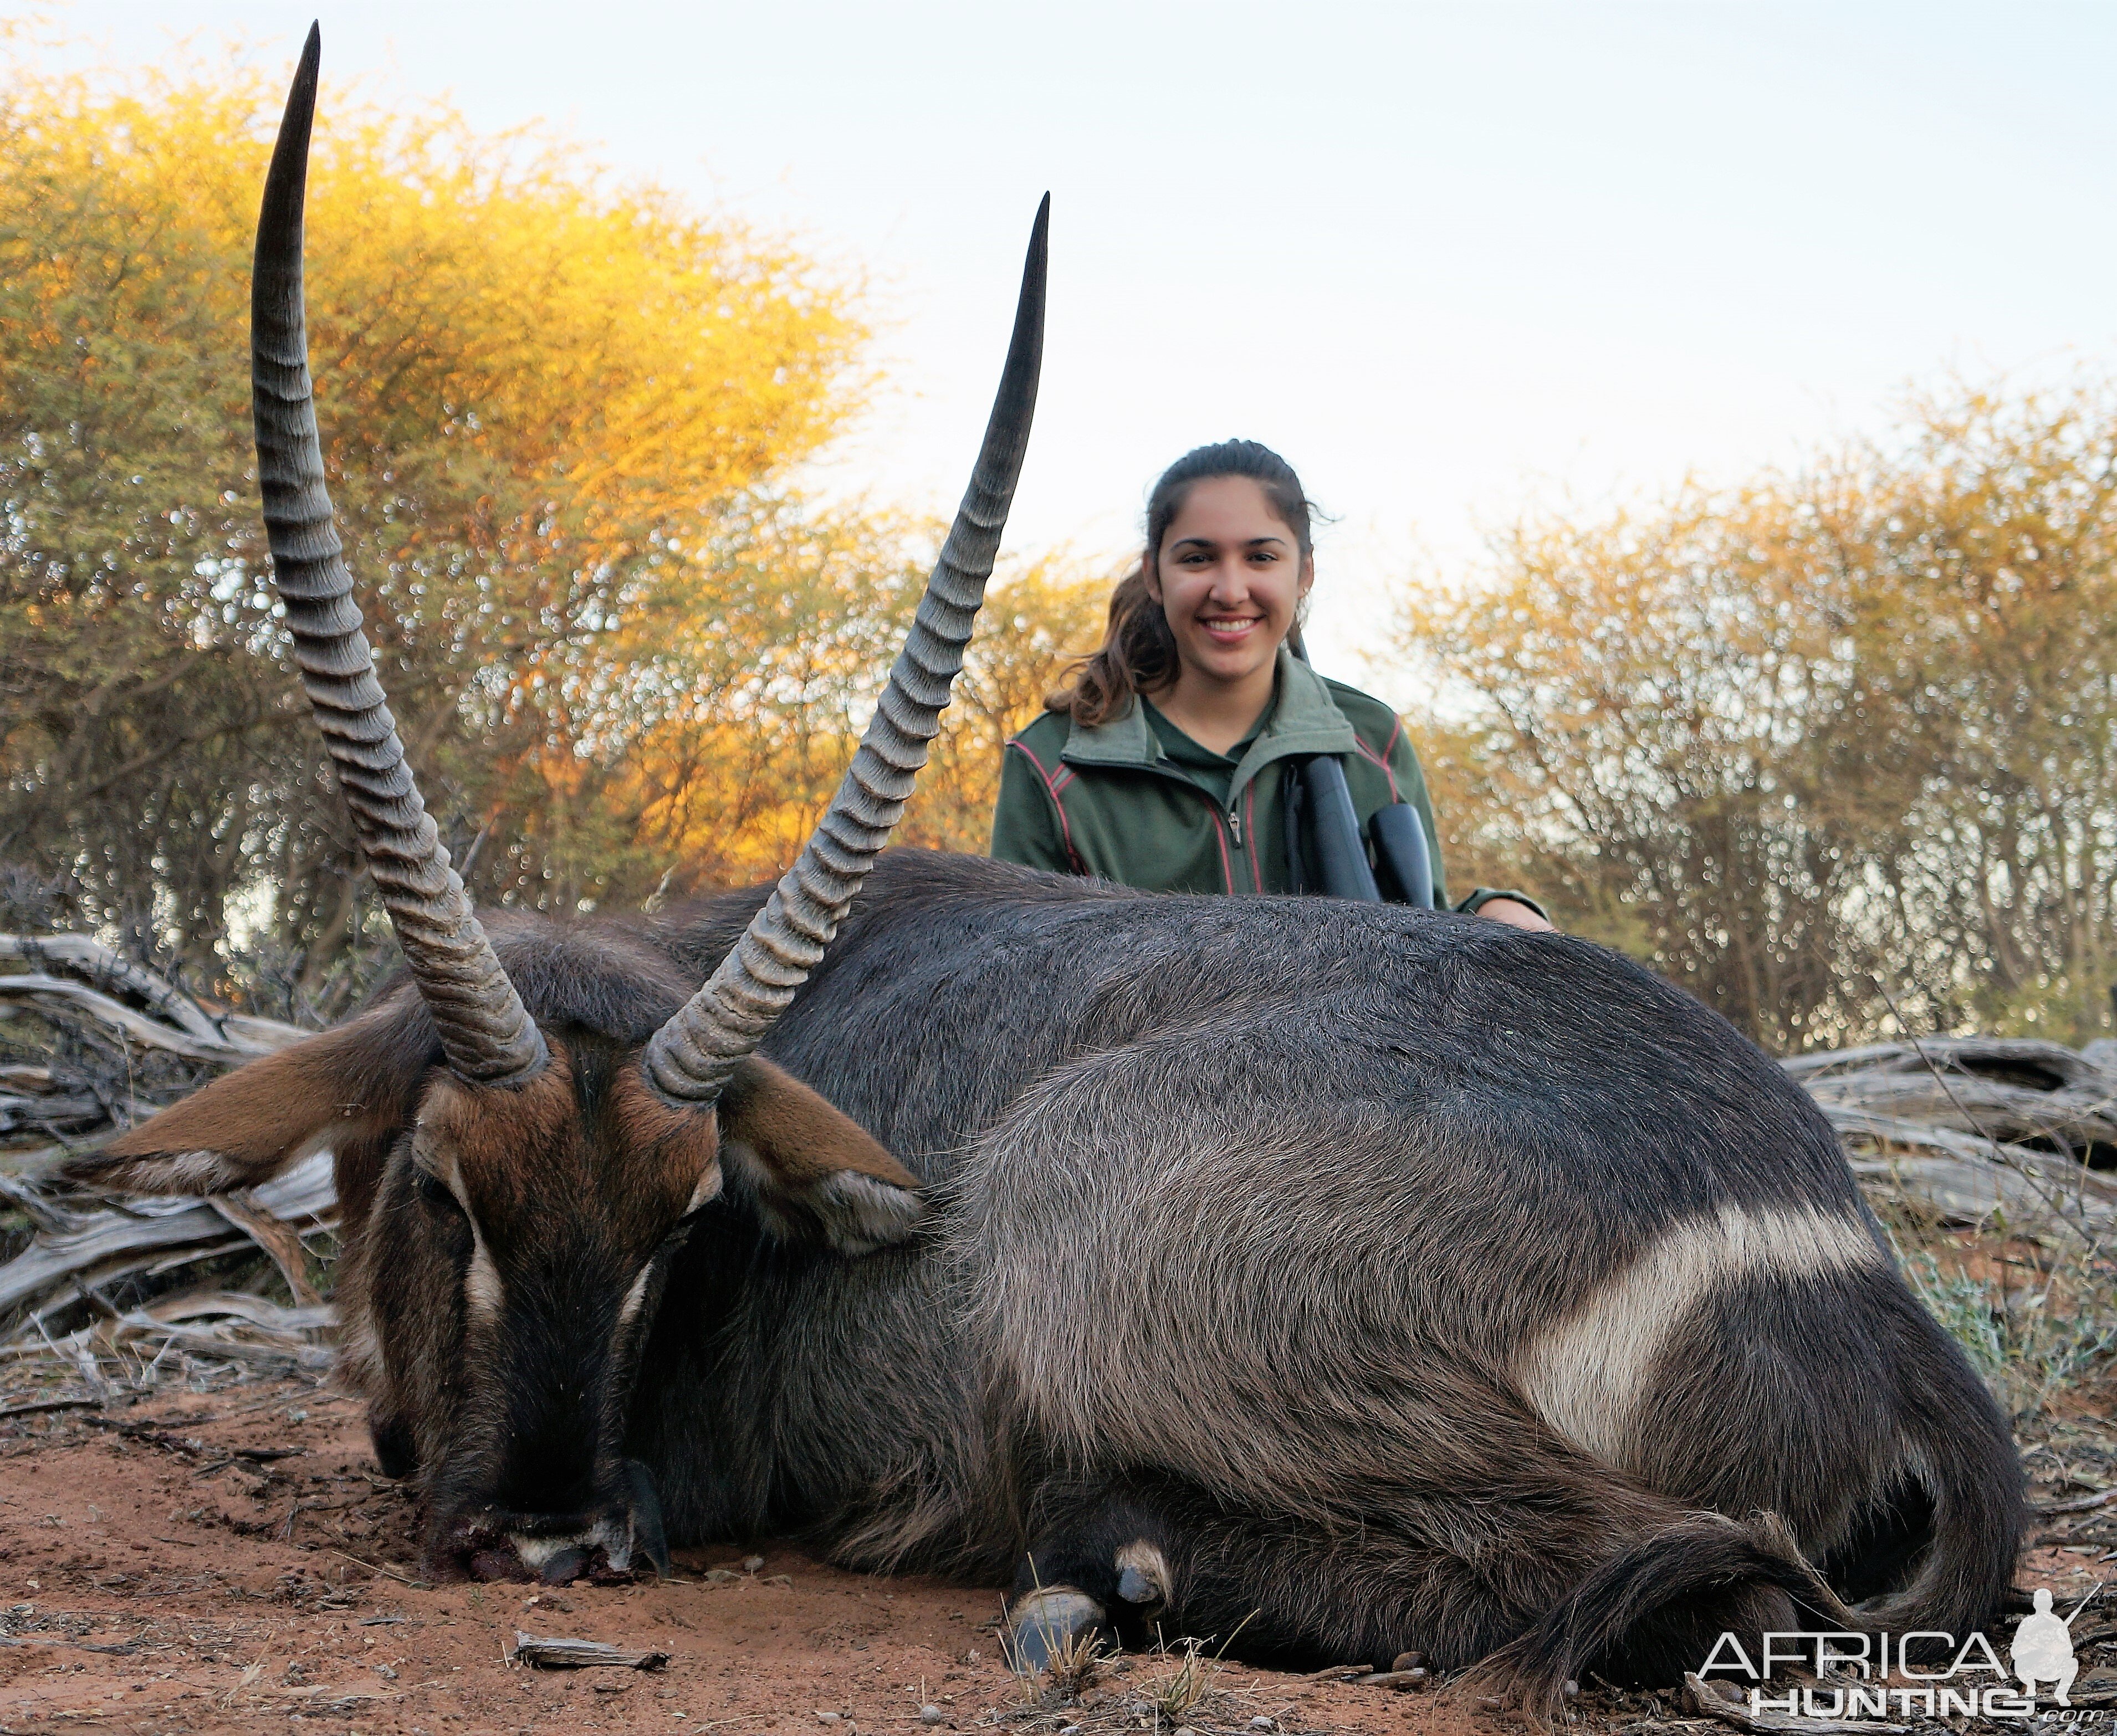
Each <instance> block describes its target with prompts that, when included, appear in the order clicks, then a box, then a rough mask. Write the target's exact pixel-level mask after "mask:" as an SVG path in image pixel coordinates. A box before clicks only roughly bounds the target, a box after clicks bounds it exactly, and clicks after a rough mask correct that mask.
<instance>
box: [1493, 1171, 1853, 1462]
mask: <svg viewBox="0 0 2117 1736" xmlns="http://www.w3.org/2000/svg"><path fill="white" fill-rule="evenodd" d="M1882 1263H1883V1261H1882V1251H1881V1250H1880V1249H1879V1248H1878V1247H1877V1246H1875V1239H1874V1237H1873V1236H1871V1235H1870V1234H1869V1233H1868V1231H1867V1227H1866V1224H1864V1223H1861V1221H1860V1220H1859V1219H1858V1218H1852V1217H1847V1216H1843V1215H1841V1214H1839V1213H1831V1212H1824V1211H1820V1210H1818V1209H1816V1208H1815V1207H1814V1206H1802V1207H1794V1208H1788V1207H1783V1206H1766V1207H1764V1208H1761V1209H1755V1210H1751V1209H1746V1208H1744V1207H1741V1206H1738V1205H1723V1207H1721V1208H1720V1209H1719V1210H1718V1212H1717V1213H1714V1214H1713V1216H1711V1217H1709V1218H1690V1219H1687V1220H1686V1221H1685V1222H1684V1223H1679V1224H1677V1225H1676V1226H1674V1227H1672V1228H1671V1229H1669V1230H1668V1231H1667V1232H1665V1233H1663V1235H1662V1236H1659V1237H1658V1239H1657V1240H1655V1241H1653V1242H1652V1243H1651V1244H1649V1246H1648V1247H1647V1249H1646V1250H1645V1251H1644V1253H1642V1254H1641V1255H1639V1257H1638V1258H1637V1259H1634V1260H1633V1261H1632V1262H1631V1264H1630V1265H1627V1266H1626V1267H1625V1268H1623V1269H1621V1270H1620V1271H1618V1272H1617V1273H1614V1274H1612V1276H1611V1277H1610V1278H1607V1279H1605V1280H1604V1281H1603V1282H1602V1283H1601V1284H1599V1285H1598V1286H1597V1287H1595V1288H1594V1290H1592V1291H1590V1292H1589V1293H1588V1296H1586V1298H1585V1299H1584V1301H1582V1302H1581V1303H1580V1305H1579V1306H1578V1307H1576V1308H1575V1310H1573V1311H1572V1312H1571V1313H1570V1314H1569V1315H1566V1317H1565V1318H1564V1319H1561V1320H1559V1321H1557V1323H1555V1324H1552V1325H1550V1326H1547V1327H1545V1328H1543V1330H1542V1331H1541V1332H1538V1333H1536V1335H1535V1336H1534V1337H1533V1338H1530V1339H1529V1342H1527V1344H1526V1345H1525V1346H1524V1349H1523V1350H1522V1352H1521V1353H1520V1355H1519V1356H1517V1357H1516V1358H1515V1380H1516V1382H1517V1384H1519V1385H1520V1389H1521V1392H1522V1395H1523V1397H1524V1398H1527V1399H1528V1400H1529V1403H1530V1405H1531V1406H1533V1407H1534V1409H1535V1411H1536V1412H1537V1414H1538V1416H1541V1417H1543V1420H1544V1421H1546V1422H1547V1423H1549V1424H1550V1425H1551V1426H1552V1428H1554V1429H1556V1430H1557V1431H1558V1432H1559V1433H1560V1434H1563V1435H1564V1436H1565V1437H1566V1439H1568V1440H1570V1441H1571V1442H1572V1443H1573V1444H1575V1446H1577V1447H1580V1448H1584V1449H1586V1450H1587V1451H1588V1452H1589V1453H1594V1455H1595V1456H1596V1457H1598V1458H1599V1459H1602V1460H1603V1462H1606V1463H1607V1464H1611V1465H1614V1466H1616V1467H1618V1468H1619V1469H1621V1470H1629V1469H1633V1468H1635V1467H1633V1466H1632V1464H1631V1463H1630V1459H1631V1451H1630V1449H1631V1447H1632V1445H1633V1443H1634V1441H1635V1439H1636V1434H1635V1421H1636V1414H1637V1411H1638V1409H1639V1407H1640V1404H1641V1402H1643V1401H1644V1398H1646V1395H1647V1389H1648V1386H1649V1383H1650V1382H1651V1381H1652V1379H1653V1371H1654V1369H1655V1366H1656V1365H1657V1364H1658V1361H1659V1360H1660V1357H1661V1354H1662V1352H1663V1349H1664V1348H1665V1347H1666V1346H1667V1343H1668V1341H1669V1338H1671V1336H1672V1334H1673V1333H1675V1332H1676V1331H1677V1328H1679V1327H1680V1326H1681V1325H1682V1324H1683V1323H1684V1321H1685V1320H1686V1319H1688V1318H1689V1317H1690V1315H1691V1314H1692V1312H1693V1311H1694V1310H1695V1309H1696V1308H1697V1307H1698V1306H1699V1305H1700V1304H1701V1303H1703V1302H1704V1301H1706V1300H1707V1299H1708V1298H1709V1297H1710V1296H1713V1295H1715V1294H1717V1293H1718V1292H1722V1291H1724V1290H1726V1289H1727V1288H1728V1287H1731V1286H1732V1285H1735V1284H1737V1283H1740V1282H1742V1281H1743V1280H1745V1279H1747V1278H1764V1277H1772V1278H1822V1277H1826V1276H1828V1275H1829V1274H1830V1273H1834V1272H1849V1271H1853V1270H1856V1269H1859V1268H1861V1267H1863V1266H1879V1265H1880V1264H1882Z"/></svg>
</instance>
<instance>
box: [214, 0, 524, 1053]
mask: <svg viewBox="0 0 2117 1736" xmlns="http://www.w3.org/2000/svg"><path fill="white" fill-rule="evenodd" d="M322 52H323V41H322V35H321V32H320V31H319V30H317V29H316V26H315V25H311V26H310V28H309V39H308V42H307V44H306V45H305V46H304V47H303V48H302V62H301V65H300V67H298V68H297V70H296V71H295V73H294V85H293V90H290V91H288V94H287V112H286V114H285V116H284V117H283V118H282V119H281V121H280V122H279V142H278V143H277V144H276V145H274V147H273V150H272V168H271V172H270V174H268V175H267V176H266V177H265V202H264V205H263V206H262V208H261V210H259V212H258V214H257V256H256V268H255V274H254V275H253V277H252V278H251V292H250V380H251V413H252V415H253V416H254V417H255V418H256V425H257V479H258V481H259V483H260V484H261V486H262V489H263V491H264V495H265V533H266V536H267V539H268V540H269V541H270V544H271V547H272V569H273V581H274V585H275V587H276V588H277V589H278V591H279V598H280V601H282V602H283V603H284V605H285V606H286V610H287V625H288V629H289V630H290V631H291V632H292V633H293V636H294V660H295V661H296V662H297V663H298V664H299V665H301V670H302V688H303V689H304V690H305V691H306V692H307V694H308V696H309V703H310V704H311V706H312V707H314V708H315V710H316V721H317V723H318V725H321V728H322V730H323V733H324V744H325V747H326V748H329V750H330V757H331V760H332V762H333V763H334V765H335V766H336V767H337V768H338V781H339V787H340V788H341V789H342V790H344V793H345V803H346V806H347V807H348V808H350V809H351V810H352V811H353V835H354V836H355V837H357V839H358V840H359V841H360V847H361V850H362V851H363V852H364V853H365V854H366V855H367V869H368V873H370V874H371V875H372V876H373V877H374V879H375V884H376V890H377V891H379V892H380V893H381V896H382V903H383V905H384V907H385V909H387V910H388V911H389V912H390V926H391V927H392V928H394V929H395V931H396V933H397V944H398V945H399V946H400V947H401V948H403V950H404V962H405V964H406V965H408V966H409V967H410V968H411V972H412V977H413V981H414V982H416V983H417V984H418V985H419V993H420V995H421V997H422V998H423V999H424V1000H425V1002H426V1003H427V1011H428V1012H429V1013H431V1015H432V1016H433V1020H434V1025H435V1028H436V1029H437V1030H438V1031H439V1032H440V1038H441V1050H442V1052H443V1053H444V1054H445V1056H446V1057H447V1058H448V1063H449V1066H450V1068H451V1069H453V1070H454V1071H455V1072H456V1073H457V1074H458V1075H460V1076H461V1077H462V1078H464V1079H465V1080H470V1081H472V1082H473V1083H475V1084H519V1083H521V1082H522V1081H523V1080H526V1079H528V1078H529V1077H530V1076H531V1075H533V1074H534V1073H536V1072H537V1070H538V1069H539V1068H541V1067H542V1066H543V1065H544V1061H545V1058H546V1051H545V1048H544V1038H543V1035H542V1033H541V1032H539V1031H538V1030H537V1025H536V1021H535V1020H533V1019H531V1018H530V1016H529V1014H528V1010H527V1009H526V1008H524V1007H523V1005H522V1001H521V997H519V996H518V995H517V994H516V993H515V992H514V984H513V983H510V982H509V981H508V980H507V973H506V971H505V969H502V968H501V966H500V958H499V955H498V954H496V952H494V951H493V950H492V942H491V941H489V940H487V938H486V934H485V930H484V929H482V928H480V927H479V926H478V921H477V917H476V916H475V915H473V914H472V912H471V907H470V900H469V898H468V896H466V895H465V894H464V885H463V882H462V881H461V880H460V879H459V878H458V877H457V875H456V872H455V870H454V868H451V867H450V865H449V853H448V851H447V850H445V849H443V848H442V846H441V840H440V838H439V836H436V833H435V831H434V822H433V821H432V820H431V818H430V817H428V816H427V809H426V804H424V803H422V801H421V800H420V799H419V790H418V786H417V785H416V784H415V783H414V782H413V780H412V770H411V767H408V766H407V765H406V764H405V763H404V745H403V744H402V743H400V742H399V740H398V739H397V725H396V721H395V720H394V718H392V717H391V716H390V708H389V707H388V705H387V704H386V703H385V701H384V698H383V693H382V685H381V683H380V682H379V681H377V680H376V678H375V660H374V658H373V656H371V655H370V653H369V651H368V648H367V635H366V634H364V633H362V632H361V630H360V610H359V609H358V608H357V607H356V606H355V605H354V603H353V579H352V577H351V575H350V574H348V573H347V571H346V568H345V561H344V545H343V544H342V543H340V542H339V536H338V530H337V527H336V526H335V525H334V523H333V522H332V518H331V504H330V495H328V494H327V493H326V492H325V489H324V454H323V443H322V441H321V440H320V439H319V438H318V437H317V434H316V405H315V403H314V401H313V399H312V398H311V395H310V385H309V337H308V320H307V312H306V311H305V309H304V306H303V303H302V209H303V206H304V204H305V203H306V200H307V183H308V168H309V128H310V125H311V122H313V121H314V119H315V117H316V65H317V62H318V61H319V60H320V58H321V56H322Z"/></svg>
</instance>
